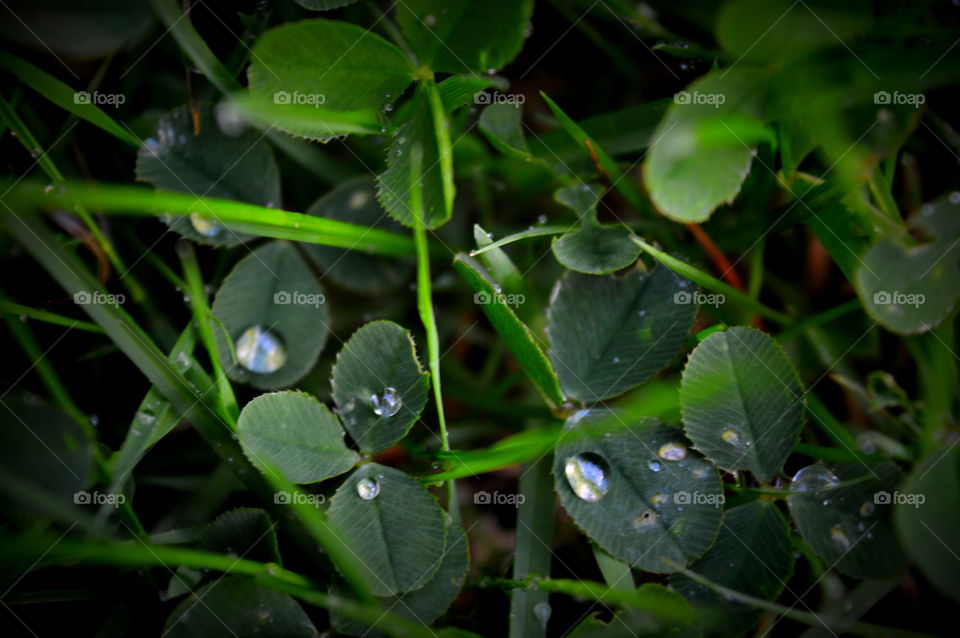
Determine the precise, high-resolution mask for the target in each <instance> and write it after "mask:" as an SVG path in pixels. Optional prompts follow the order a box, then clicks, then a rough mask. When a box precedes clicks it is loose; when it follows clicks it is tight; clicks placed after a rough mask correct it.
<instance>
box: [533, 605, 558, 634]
mask: <svg viewBox="0 0 960 638" xmlns="http://www.w3.org/2000/svg"><path fill="white" fill-rule="evenodd" d="M552 613H553V609H551V607H550V603H537V604H536V605H534V606H533V615H534V616H536V617H537V624H539V625H540V628H541V629H546V628H547V623H548V622H550V614H552Z"/></svg>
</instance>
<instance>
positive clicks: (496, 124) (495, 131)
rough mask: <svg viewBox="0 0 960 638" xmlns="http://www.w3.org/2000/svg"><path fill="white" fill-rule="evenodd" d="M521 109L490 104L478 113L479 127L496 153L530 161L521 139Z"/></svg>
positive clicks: (518, 106)
mask: <svg viewBox="0 0 960 638" xmlns="http://www.w3.org/2000/svg"><path fill="white" fill-rule="evenodd" d="M522 117H523V107H522V106H520V105H519V104H508V103H501V104H491V105H489V106H487V107H485V108H484V109H483V112H482V113H480V120H479V123H478V124H479V126H480V130H481V131H483V134H484V135H486V136H487V139H488V140H489V141H490V143H491V144H492V145H493V147H494V148H496V149H497V150H498V151H500V152H501V153H503V154H505V155H512V156H513V157H518V158H520V159H522V160H529V159H530V149H529V148H527V140H526V139H525V138H524V137H523V129H522V128H521V123H520V120H521V118H522Z"/></svg>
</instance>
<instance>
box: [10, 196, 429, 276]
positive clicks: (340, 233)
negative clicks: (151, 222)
mask: <svg viewBox="0 0 960 638" xmlns="http://www.w3.org/2000/svg"><path fill="white" fill-rule="evenodd" d="M63 187H64V192H63V193H56V192H54V193H51V194H49V195H44V193H43V186H42V185H40V184H38V183H37V182H35V181H29V180H23V181H21V182H20V183H18V184H17V185H16V186H14V187H12V188H11V189H10V190H9V192H8V193H7V197H6V199H8V200H9V201H11V202H14V203H17V204H23V205H33V206H36V207H40V208H45V207H48V206H50V205H51V204H54V205H59V206H68V207H69V206H71V205H72V204H73V203H74V202H76V203H77V204H79V205H83V206H89V207H90V208H96V209H98V210H101V211H102V212H105V213H114V214H124V215H130V214H133V215H144V216H152V215H177V216H185V215H190V213H191V212H194V211H195V210H196V209H197V208H201V209H202V210H204V211H205V212H209V213H210V214H212V215H214V216H216V218H218V219H219V220H221V221H223V222H224V223H225V224H226V225H228V226H229V227H230V228H231V229H233V230H236V231H238V232H246V233H251V234H255V235H261V236H263V237H272V238H274V239H288V240H292V241H303V242H309V243H314V244H323V245H326V246H337V247H340V248H347V249H352V250H363V251H367V252H370V253H374V254H380V255H396V256H406V255H412V254H414V246H413V242H412V241H411V240H410V238H408V237H404V236H403V235H398V234H397V233H393V232H389V231H385V230H379V229H376V228H367V227H366V226H360V225H357V224H350V223H347V222H340V221H336V220H332V219H325V218H322V217H315V216H313V215H305V214H303V213H294V212H287V211H283V210H278V209H276V208H266V207H264V206H257V205H254V204H247V203H245V202H237V201H233V200H227V199H217V198H211V197H196V196H195V195H190V194H186V193H174V192H169V191H153V190H151V189H149V188H143V187H139V186H126V185H118V184H104V183H101V184H98V185H97V186H95V187H94V186H91V185H89V184H84V183H82V182H65V183H64V184H63ZM24 212H29V211H27V210H25V211H24ZM127 277H128V278H129V275H128V276H127Z"/></svg>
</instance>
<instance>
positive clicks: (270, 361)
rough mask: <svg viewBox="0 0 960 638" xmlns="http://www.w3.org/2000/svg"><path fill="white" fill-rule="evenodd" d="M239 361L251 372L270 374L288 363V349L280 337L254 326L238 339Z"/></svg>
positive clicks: (261, 327)
mask: <svg viewBox="0 0 960 638" xmlns="http://www.w3.org/2000/svg"><path fill="white" fill-rule="evenodd" d="M237 361H238V362H239V363H240V365H242V366H243V367H244V368H246V369H247V370H249V371H250V372H256V373H258V374H270V373H271V372H276V371H277V370H279V369H280V368H282V367H283V364H284V363H286V362H287V349H286V347H285V346H284V345H283V341H281V339H280V337H279V336H278V335H275V334H274V333H272V332H270V331H269V330H267V329H265V328H264V327H263V326H253V327H251V328H247V330H246V332H244V333H243V334H242V335H240V338H239V339H237Z"/></svg>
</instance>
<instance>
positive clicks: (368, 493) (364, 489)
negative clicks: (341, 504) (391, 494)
mask: <svg viewBox="0 0 960 638" xmlns="http://www.w3.org/2000/svg"><path fill="white" fill-rule="evenodd" d="M379 493H380V483H379V482H378V481H377V480H375V479H372V478H362V479H360V480H359V481H357V494H358V495H359V496H360V498H362V499H363V500H365V501H372V500H373V499H375V498H377V494H379Z"/></svg>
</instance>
